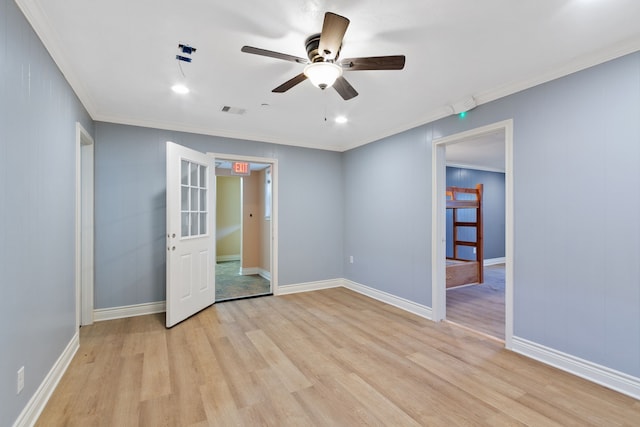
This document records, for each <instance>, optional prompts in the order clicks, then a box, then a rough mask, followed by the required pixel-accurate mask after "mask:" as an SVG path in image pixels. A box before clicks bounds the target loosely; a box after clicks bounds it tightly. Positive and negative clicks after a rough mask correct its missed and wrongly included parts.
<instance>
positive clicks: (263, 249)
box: [215, 155, 275, 302]
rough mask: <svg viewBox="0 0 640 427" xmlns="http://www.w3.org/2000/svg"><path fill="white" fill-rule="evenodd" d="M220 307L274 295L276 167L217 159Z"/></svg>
mask: <svg viewBox="0 0 640 427" xmlns="http://www.w3.org/2000/svg"><path fill="white" fill-rule="evenodd" d="M215 166H216V168H215V175H216V224H215V227H216V233H215V234H216V243H215V244H216V280H215V283H216V302H221V301H229V300H235V299H240V298H250V297H256V296H263V295H272V294H273V276H274V275H273V265H274V263H273V256H272V255H273V242H274V239H273V234H274V233H273V219H274V215H273V212H272V211H273V206H274V203H273V194H274V191H273V188H274V185H275V182H274V169H275V167H274V164H273V163H272V162H268V161H266V159H259V158H247V157H238V156H225V155H216V161H215Z"/></svg>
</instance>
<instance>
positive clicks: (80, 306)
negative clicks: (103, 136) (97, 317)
mask: <svg viewBox="0 0 640 427" xmlns="http://www.w3.org/2000/svg"><path fill="white" fill-rule="evenodd" d="M93 165H94V141H93V138H92V137H91V135H90V134H89V132H87V130H86V129H85V128H84V127H82V125H81V124H80V123H79V122H76V215H75V224H76V245H75V246H76V250H75V252H76V254H75V255H76V256H75V258H76V262H75V285H76V329H77V328H79V327H80V326H81V325H91V324H92V323H93V286H94V196H93V193H94V175H93V170H94V167H93Z"/></svg>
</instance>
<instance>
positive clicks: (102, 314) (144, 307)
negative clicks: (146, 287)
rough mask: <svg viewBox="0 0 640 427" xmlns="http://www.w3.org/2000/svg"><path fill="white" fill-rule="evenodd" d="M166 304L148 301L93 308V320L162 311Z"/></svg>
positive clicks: (164, 309) (98, 320)
mask: <svg viewBox="0 0 640 427" xmlns="http://www.w3.org/2000/svg"><path fill="white" fill-rule="evenodd" d="M166 307H167V304H166V303H165V301H157V302H149V303H146V304H135V305H125V306H122V307H111V308H99V309H96V310H93V320H94V321H95V322H100V321H102V320H113V319H122V318H124V317H134V316H144V315H146V314H154V313H164V312H165V311H166Z"/></svg>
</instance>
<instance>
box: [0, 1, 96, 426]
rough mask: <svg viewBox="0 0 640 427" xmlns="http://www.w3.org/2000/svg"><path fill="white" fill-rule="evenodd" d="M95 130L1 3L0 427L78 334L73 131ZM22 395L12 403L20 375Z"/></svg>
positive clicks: (10, 8)
mask: <svg viewBox="0 0 640 427" xmlns="http://www.w3.org/2000/svg"><path fill="white" fill-rule="evenodd" d="M76 121H80V122H81V123H82V125H83V126H84V127H85V129H87V131H88V132H90V133H92V132H93V124H92V122H91V120H90V118H89V116H88V115H87V113H86V111H85V110H84V109H83V107H82V105H81V104H80V102H79V101H78V99H77V98H76V96H75V94H74V93H73V91H72V90H71V88H70V87H69V85H68V84H67V82H66V81H65V79H64V77H63V76H62V74H61V73H60V71H59V70H58V68H57V67H56V65H55V63H54V62H53V61H52V60H51V58H50V56H49V54H48V53H47V52H46V50H45V49H44V47H43V46H42V44H41V43H40V40H39V39H38V37H37V36H36V35H35V33H34V32H33V31H32V29H31V26H30V25H29V24H28V23H27V22H26V20H25V18H24V16H23V15H22V13H21V12H20V11H19V10H18V8H17V7H16V5H15V3H14V2H13V1H11V0H0V224H2V226H1V227H0V280H1V283H0V289H2V297H1V298H0V324H1V325H2V327H1V328H0V425H2V426H9V425H12V424H13V422H14V421H15V419H16V418H17V417H18V415H19V414H20V412H21V411H22V409H23V408H24V407H25V406H26V404H27V402H28V401H29V399H30V398H31V396H33V394H34V392H35V391H36V389H37V387H38V386H39V385H40V384H41V383H42V381H43V380H44V378H45V375H46V374H47V373H48V372H49V371H50V370H51V368H52V366H53V365H54V363H55V361H56V360H57V359H58V357H60V355H61V354H62V352H63V350H64V349H65V347H66V346H67V344H68V343H69V342H70V340H71V338H72V337H73V335H74V333H75V319H76V311H75V274H74V268H75V255H74V251H75V239H74V233H75V219H74V218H75V143H76V142H75V124H76ZM21 366H24V367H25V388H24V390H23V391H22V393H21V394H19V395H16V373H17V370H18V369H19V368H20V367H21Z"/></svg>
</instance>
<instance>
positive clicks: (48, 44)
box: [15, 0, 96, 120]
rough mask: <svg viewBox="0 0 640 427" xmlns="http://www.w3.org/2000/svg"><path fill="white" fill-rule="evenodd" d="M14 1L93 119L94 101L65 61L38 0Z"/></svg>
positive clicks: (58, 41) (54, 32)
mask: <svg viewBox="0 0 640 427" xmlns="http://www.w3.org/2000/svg"><path fill="white" fill-rule="evenodd" d="M15 2H16V4H17V5H18V8H19V9H20V10H21V11H22V14H23V15H24V16H25V18H26V19H27V21H28V22H29V24H30V25H31V28H33V31H35V33H36V34H37V35H38V37H39V38H40V41H41V42H42V44H43V45H44V47H45V49H46V50H47V52H49V56H51V58H52V59H53V62H55V63H56V65H57V66H58V69H59V70H60V72H61V73H62V75H63V76H64V78H65V79H66V80H67V82H68V83H69V85H70V86H71V88H72V89H73V91H74V92H75V94H76V96H77V97H78V99H79V100H80V102H81V103H82V105H83V106H84V108H85V109H86V110H87V112H88V113H89V115H90V116H91V118H92V119H94V120H95V116H96V108H95V103H94V102H93V100H92V98H91V96H90V95H89V92H88V91H87V89H86V87H85V86H84V84H83V83H82V81H81V80H80V79H79V78H78V76H77V75H76V74H75V73H74V72H73V69H72V67H71V65H70V64H69V61H67V59H66V57H65V55H64V54H63V52H64V51H63V49H61V48H60V46H61V45H62V43H61V42H60V38H59V36H58V35H57V33H56V31H55V30H54V28H53V27H52V26H51V25H50V24H49V19H48V18H47V15H46V14H45V13H44V12H43V11H42V9H41V8H40V7H39V6H38V2H36V1H28V0H15Z"/></svg>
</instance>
